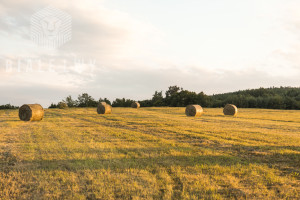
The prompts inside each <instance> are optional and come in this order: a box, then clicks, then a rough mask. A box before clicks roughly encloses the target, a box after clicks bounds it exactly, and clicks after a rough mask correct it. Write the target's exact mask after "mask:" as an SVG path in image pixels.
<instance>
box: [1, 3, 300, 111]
mask: <svg viewBox="0 0 300 200" xmlns="http://www.w3.org/2000/svg"><path fill="white" fill-rule="evenodd" d="M49 6H50V7H49ZM49 8H51V9H52V10H54V11H55V12H54V11H53V12H51V10H50V11H49ZM299 8H300V1H299V0H264V1H262V0H243V1H240V0H226V1H225V0H212V1H207V0H126V1H124V0H106V1H105V0H102V1H101V0H85V1H82V0H73V1H67V0H51V1H50V0H48V1H47V0H44V1H43V0H41V1H38V2H37V1H36V0H22V1H20V0H5V2H3V0H2V1H1V2H0V44H1V46H0V94H1V98H0V104H6V103H11V104H14V105H21V104H24V103H40V104H42V105H43V106H44V107H47V106H49V104H50V103H52V102H58V101H60V100H61V99H63V98H65V97H66V96H68V95H72V96H73V97H75V98H77V96H78V94H81V93H83V92H87V93H89V94H90V95H92V96H93V97H94V98H96V99H98V98H100V97H102V98H104V97H107V98H109V99H110V100H114V99H115V98H117V97H125V98H131V99H135V100H142V99H148V98H151V96H152V94H153V93H154V91H155V90H164V91H165V90H166V89H167V87H168V86H170V85H178V86H181V87H183V88H185V89H188V90H192V91H196V92H201V91H204V92H205V93H207V94H214V93H224V92H230V91H236V90H239V89H249V88H258V87H270V86H298V87H299V86H300V56H299V54H300V13H299ZM41 13H43V14H41ZM66 16H69V17H71V19H72V26H71V28H69V27H68V26H67V25H66V21H64V20H65V19H66V18H67V17H66ZM39 17H40V19H39ZM33 19H37V20H36V21H35V22H34V23H33ZM45 21H46V24H47V25H46V28H47V30H53V29H54V30H62V31H61V32H62V33H64V34H66V33H71V35H72V38H71V39H70V40H68V39H66V40H64V42H63V43H62V44H61V45H60V46H57V47H56V48H54V49H49V48H47V47H46V46H45V45H43V44H40V43H37V42H36V41H34V40H33V38H32V36H33V34H35V33H36V32H35V33H34V32H33V31H34V30H35V31H36V30H38V29H33V27H37V26H40V27H41V28H45V26H43V24H45ZM39 22H40V23H39ZM53 27H54V28H53ZM47 30H46V32H45V29H41V31H42V32H41V34H44V35H46V36H45V38H46V39H49V40H51V38H50V37H49V35H47V33H48V32H47ZM54 34H55V32H54ZM56 36H57V35H56ZM52 39H53V37H52Z"/></svg>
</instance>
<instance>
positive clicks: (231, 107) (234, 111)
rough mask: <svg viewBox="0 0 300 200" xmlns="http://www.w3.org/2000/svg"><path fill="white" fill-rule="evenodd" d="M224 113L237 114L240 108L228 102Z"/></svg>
mask: <svg viewBox="0 0 300 200" xmlns="http://www.w3.org/2000/svg"><path fill="white" fill-rule="evenodd" d="M223 113H224V115H231V116H236V115H237V113H238V109H237V107H236V106H235V105H233V104H227V105H226V106H225V107H224V109H223Z"/></svg>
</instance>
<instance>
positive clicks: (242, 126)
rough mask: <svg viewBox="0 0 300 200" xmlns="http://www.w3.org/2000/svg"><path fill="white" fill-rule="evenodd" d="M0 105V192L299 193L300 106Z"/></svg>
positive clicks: (49, 195) (29, 195)
mask: <svg viewBox="0 0 300 200" xmlns="http://www.w3.org/2000/svg"><path fill="white" fill-rule="evenodd" d="M184 111H185V108H141V109H132V108H113V114H111V115H98V114H97V112H96V109H94V108H88V109H79V108H76V109H65V110H58V109H53V110H46V111H45V117H44V119H43V120H42V121H40V122H31V123H28V122H23V121H20V120H19V118H18V111H16V110H14V111H6V110H2V111H0V199H228V198H229V199H246V198H247V199H299V198H300V174H299V173H300V111H281V110H263V109H239V114H238V115H237V117H230V116H224V115H223V112H222V109H204V114H203V116H202V117H199V118H193V117H186V116H185V114H184Z"/></svg>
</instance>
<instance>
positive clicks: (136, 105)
mask: <svg viewBox="0 0 300 200" xmlns="http://www.w3.org/2000/svg"><path fill="white" fill-rule="evenodd" d="M131 107H132V108H140V107H141V105H140V103H139V102H133V103H132V104H131Z"/></svg>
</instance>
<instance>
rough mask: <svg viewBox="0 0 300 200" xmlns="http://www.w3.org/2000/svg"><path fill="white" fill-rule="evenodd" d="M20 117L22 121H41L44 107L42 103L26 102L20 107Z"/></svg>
mask: <svg viewBox="0 0 300 200" xmlns="http://www.w3.org/2000/svg"><path fill="white" fill-rule="evenodd" d="M19 118H20V120H22V121H41V120H42V119H43V118H44V108H43V107H42V106H41V105H40V104H25V105H23V106H21V107H20V108H19Z"/></svg>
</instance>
